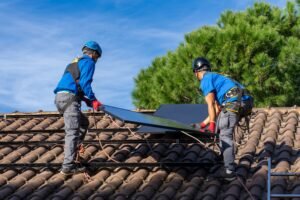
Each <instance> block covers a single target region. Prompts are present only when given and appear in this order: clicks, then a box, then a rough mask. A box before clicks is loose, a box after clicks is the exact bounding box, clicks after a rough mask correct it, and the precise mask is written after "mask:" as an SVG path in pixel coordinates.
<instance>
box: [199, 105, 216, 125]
mask: <svg viewBox="0 0 300 200" xmlns="http://www.w3.org/2000/svg"><path fill="white" fill-rule="evenodd" d="M220 111H221V108H220V106H219V105H218V103H217V102H216V101H215V112H216V117H217V116H218V115H219V113H220ZM209 122H210V119H209V115H208V116H207V117H206V118H205V120H203V121H202V123H203V124H205V126H206V125H207V124H208V123H209ZM202 123H201V124H202Z"/></svg>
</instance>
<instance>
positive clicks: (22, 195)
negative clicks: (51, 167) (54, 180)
mask: <svg viewBox="0 0 300 200" xmlns="http://www.w3.org/2000/svg"><path fill="white" fill-rule="evenodd" d="M52 175H53V172H50V171H44V172H42V173H40V174H38V175H36V176H35V177H33V178H32V179H31V180H29V181H27V182H26V184H24V185H23V186H22V187H21V188H19V189H18V190H17V191H16V192H15V193H14V194H13V195H12V196H10V198H11V199H13V198H14V197H16V198H17V199H26V198H28V197H29V196H30V195H31V194H32V192H33V191H35V190H36V189H37V188H39V187H40V186H41V185H43V184H44V183H45V182H46V180H47V179H48V178H49V177H51V176H52Z"/></svg>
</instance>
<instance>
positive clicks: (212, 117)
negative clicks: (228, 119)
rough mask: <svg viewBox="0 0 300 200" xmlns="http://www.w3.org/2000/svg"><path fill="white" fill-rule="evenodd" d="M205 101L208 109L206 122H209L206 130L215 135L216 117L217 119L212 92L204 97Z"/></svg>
mask: <svg viewBox="0 0 300 200" xmlns="http://www.w3.org/2000/svg"><path fill="white" fill-rule="evenodd" d="M205 101H206V103H207V107H208V120H209V125H208V128H207V130H208V131H209V132H211V133H215V129H216V117H217V111H218V110H216V105H217V103H216V101H215V94H214V93H213V92H210V93H208V94H207V95H206V96H205Z"/></svg>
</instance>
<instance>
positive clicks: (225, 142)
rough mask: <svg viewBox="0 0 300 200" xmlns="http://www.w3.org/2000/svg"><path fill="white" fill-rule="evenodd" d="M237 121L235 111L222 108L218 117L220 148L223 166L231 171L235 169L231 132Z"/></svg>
mask: <svg viewBox="0 0 300 200" xmlns="http://www.w3.org/2000/svg"><path fill="white" fill-rule="evenodd" d="M237 123H238V115H237V114H236V113H234V112H230V111H223V110H222V112H221V113H220V115H219V118H218V129H219V130H220V148H221V152H222V154H223V159H224V166H225V168H226V169H229V170H231V171H235V164H234V159H235V156H234V143H233V132H234V127H235V126H236V124H237Z"/></svg>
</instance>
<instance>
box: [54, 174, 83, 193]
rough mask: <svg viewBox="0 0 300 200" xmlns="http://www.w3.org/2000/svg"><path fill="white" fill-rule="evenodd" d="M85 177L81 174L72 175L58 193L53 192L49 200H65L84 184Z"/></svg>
mask: <svg viewBox="0 0 300 200" xmlns="http://www.w3.org/2000/svg"><path fill="white" fill-rule="evenodd" d="M84 180H85V176H84V174H83V173H80V174H76V175H73V177H72V178H71V179H69V180H67V181H66V182H65V183H64V184H63V185H62V186H61V187H60V188H59V190H58V191H56V192H55V194H54V195H53V196H51V199H55V198H62V199H67V198H68V197H69V196H71V195H72V194H73V191H76V189H77V188H79V187H80V186H82V184H84Z"/></svg>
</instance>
